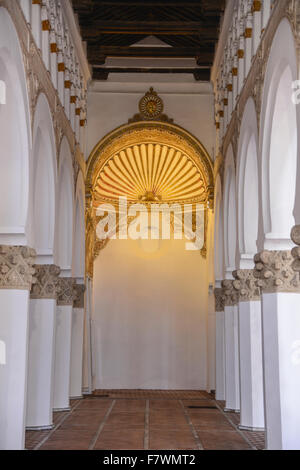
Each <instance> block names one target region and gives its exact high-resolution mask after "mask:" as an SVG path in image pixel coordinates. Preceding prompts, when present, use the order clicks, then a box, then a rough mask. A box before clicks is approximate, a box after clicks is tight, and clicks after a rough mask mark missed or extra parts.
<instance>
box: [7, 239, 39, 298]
mask: <svg viewBox="0 0 300 470" xmlns="http://www.w3.org/2000/svg"><path fill="white" fill-rule="evenodd" d="M35 256H36V253H35V251H34V250H33V249H32V248H29V247H27V246H5V245H0V289H17V290H30V289H31V285H32V284H33V283H35V282H36V279H35V277H34V274H35V269H34V266H33V265H34V260H35Z"/></svg>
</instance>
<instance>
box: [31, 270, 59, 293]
mask: <svg viewBox="0 0 300 470" xmlns="http://www.w3.org/2000/svg"><path fill="white" fill-rule="evenodd" d="M34 269H35V277H36V283H35V284H34V285H33V286H32V288H31V294H30V297H31V299H57V295H58V276H59V275H60V268H59V267H58V266H55V264H45V265H44V264H38V265H37V264H36V265H35V266H34Z"/></svg>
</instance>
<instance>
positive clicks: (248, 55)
mask: <svg viewBox="0 0 300 470" xmlns="http://www.w3.org/2000/svg"><path fill="white" fill-rule="evenodd" d="M252 26H253V15H252V13H248V15H247V19H246V28H245V78H247V76H248V74H249V71H250V67H251V61H252V56H253V51H252V36H253V28H252Z"/></svg>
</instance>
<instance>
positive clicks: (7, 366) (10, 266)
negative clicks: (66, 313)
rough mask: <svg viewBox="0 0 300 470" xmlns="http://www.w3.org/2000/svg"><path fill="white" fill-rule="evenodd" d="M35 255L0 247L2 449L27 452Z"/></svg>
mask: <svg viewBox="0 0 300 470" xmlns="http://www.w3.org/2000/svg"><path fill="white" fill-rule="evenodd" d="M34 254H35V253H34V252H33V250H31V249H28V248H26V247H22V248H21V247H4V246H1V247H0V265H1V272H0V305H1V309H0V344H1V356H0V449H1V450H23V449H24V443H25V413H26V392H27V352H28V310H29V291H30V288H31V283H32V274H33V272H34V271H33V269H32V265H33V262H34V258H33V256H34Z"/></svg>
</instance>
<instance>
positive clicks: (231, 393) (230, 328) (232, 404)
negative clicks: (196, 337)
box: [222, 280, 240, 412]
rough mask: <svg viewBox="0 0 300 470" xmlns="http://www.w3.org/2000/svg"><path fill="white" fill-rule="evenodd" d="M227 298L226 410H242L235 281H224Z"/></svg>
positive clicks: (223, 285)
mask: <svg viewBox="0 0 300 470" xmlns="http://www.w3.org/2000/svg"><path fill="white" fill-rule="evenodd" d="M222 287H223V289H224V296H225V297H224V298H225V310H224V311H225V399H226V405H225V411H236V412H238V411H239V410H240V373H239V337H238V307H237V303H238V297H237V292H236V290H235V289H234V287H233V281H230V280H226V281H223V283H222Z"/></svg>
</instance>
